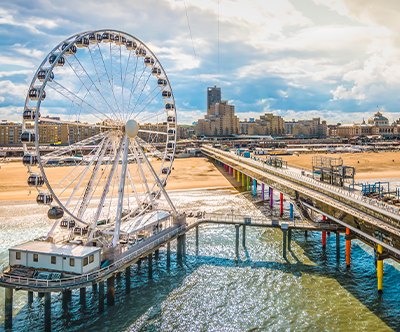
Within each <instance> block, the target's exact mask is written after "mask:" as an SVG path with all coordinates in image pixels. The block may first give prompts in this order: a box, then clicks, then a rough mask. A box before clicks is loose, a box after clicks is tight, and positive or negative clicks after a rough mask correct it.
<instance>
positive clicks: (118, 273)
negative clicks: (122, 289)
mask: <svg viewBox="0 0 400 332" xmlns="http://www.w3.org/2000/svg"><path fill="white" fill-rule="evenodd" d="M115 278H116V279H117V285H118V284H119V283H120V282H121V272H117V274H116V276H115Z"/></svg>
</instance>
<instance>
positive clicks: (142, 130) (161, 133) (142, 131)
mask: <svg viewBox="0 0 400 332" xmlns="http://www.w3.org/2000/svg"><path fill="white" fill-rule="evenodd" d="M139 133H149V134H155V135H167V136H168V133H166V132H165V131H151V130H145V129H139Z"/></svg>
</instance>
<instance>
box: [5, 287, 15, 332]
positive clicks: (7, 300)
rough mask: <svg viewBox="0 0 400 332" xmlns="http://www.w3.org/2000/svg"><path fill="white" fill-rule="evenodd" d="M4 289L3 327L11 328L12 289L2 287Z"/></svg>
mask: <svg viewBox="0 0 400 332" xmlns="http://www.w3.org/2000/svg"><path fill="white" fill-rule="evenodd" d="M4 290H5V310H4V316H5V317H4V328H5V329H11V328H12V314H13V289H12V288H4Z"/></svg>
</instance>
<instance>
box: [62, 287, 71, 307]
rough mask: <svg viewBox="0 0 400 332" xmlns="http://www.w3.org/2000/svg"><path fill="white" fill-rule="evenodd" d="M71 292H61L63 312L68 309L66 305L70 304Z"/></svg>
mask: <svg viewBox="0 0 400 332" xmlns="http://www.w3.org/2000/svg"><path fill="white" fill-rule="evenodd" d="M71 298H72V292H71V291H70V290H66V291H64V292H62V307H63V309H64V310H67V309H68V303H69V302H71Z"/></svg>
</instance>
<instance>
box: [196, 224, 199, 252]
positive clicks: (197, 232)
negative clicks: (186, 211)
mask: <svg viewBox="0 0 400 332" xmlns="http://www.w3.org/2000/svg"><path fill="white" fill-rule="evenodd" d="M198 254H199V225H196V255H198Z"/></svg>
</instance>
